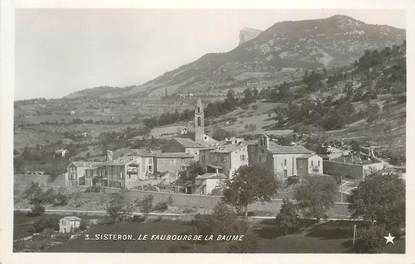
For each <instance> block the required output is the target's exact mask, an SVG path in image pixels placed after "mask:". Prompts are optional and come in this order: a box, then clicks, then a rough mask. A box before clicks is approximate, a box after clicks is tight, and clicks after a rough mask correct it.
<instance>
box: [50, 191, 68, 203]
mask: <svg viewBox="0 0 415 264" xmlns="http://www.w3.org/2000/svg"><path fill="white" fill-rule="evenodd" d="M67 204H68V197H67V196H66V195H64V194H63V193H57V194H56V195H55V197H54V199H53V206H64V205H67Z"/></svg>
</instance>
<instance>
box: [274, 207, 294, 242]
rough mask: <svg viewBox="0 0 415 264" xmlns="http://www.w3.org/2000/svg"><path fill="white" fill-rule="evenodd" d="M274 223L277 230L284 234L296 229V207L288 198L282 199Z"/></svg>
mask: <svg viewBox="0 0 415 264" xmlns="http://www.w3.org/2000/svg"><path fill="white" fill-rule="evenodd" d="M276 224H277V227H278V229H279V231H280V232H281V233H282V234H284V235H286V234H289V233H292V232H295V231H296V230H297V229H298V214H297V207H296V206H295V204H293V203H292V202H290V201H289V200H288V199H284V200H283V204H282V206H281V209H280V212H279V214H278V215H277V217H276Z"/></svg>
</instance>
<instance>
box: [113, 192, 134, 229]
mask: <svg viewBox="0 0 415 264" xmlns="http://www.w3.org/2000/svg"><path fill="white" fill-rule="evenodd" d="M111 196H112V198H111V200H110V202H109V203H108V205H107V214H108V215H109V216H110V217H111V218H112V219H113V220H114V221H115V222H117V221H123V220H126V219H128V218H129V217H130V216H131V212H132V207H131V206H129V205H128V204H127V201H126V200H125V198H124V196H122V195H121V194H119V193H113V194H112V195H111Z"/></svg>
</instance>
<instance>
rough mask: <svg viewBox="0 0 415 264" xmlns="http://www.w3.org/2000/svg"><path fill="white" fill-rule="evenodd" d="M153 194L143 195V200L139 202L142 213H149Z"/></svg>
mask: <svg viewBox="0 0 415 264" xmlns="http://www.w3.org/2000/svg"><path fill="white" fill-rule="evenodd" d="M153 199H154V197H153V195H151V194H150V195H147V196H146V197H144V199H143V201H142V202H141V209H142V210H143V212H144V213H146V214H147V213H149V212H150V211H151V208H152V207H153Z"/></svg>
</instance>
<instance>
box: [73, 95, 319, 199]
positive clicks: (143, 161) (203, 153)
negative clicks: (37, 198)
mask: <svg viewBox="0 0 415 264" xmlns="http://www.w3.org/2000/svg"><path fill="white" fill-rule="evenodd" d="M204 119H205V116H204V110H203V104H202V101H201V99H200V98H198V100H197V103H196V106H195V112H194V132H195V136H194V139H191V138H189V137H179V135H180V133H179V132H178V133H177V134H175V135H172V137H171V138H170V141H169V142H168V143H167V144H166V146H165V147H164V148H163V150H162V151H149V150H137V149H131V150H129V152H128V153H127V155H125V156H123V157H119V158H117V159H113V153H112V151H107V155H106V159H105V161H79V162H78V161H74V162H72V163H70V164H69V165H68V167H67V173H66V185H67V186H86V187H88V186H102V187H114V188H126V189H132V188H137V187H138V186H142V185H145V184H158V183H165V184H172V183H174V182H175V181H177V180H178V177H179V172H180V171H182V170H184V169H185V168H186V167H187V166H188V165H189V164H191V163H192V162H198V163H199V164H200V165H201V167H203V168H204V169H205V171H206V173H205V174H203V175H199V176H198V177H197V178H196V184H195V186H193V187H192V188H191V189H192V192H193V193H200V194H211V193H212V191H214V190H215V189H217V188H218V187H219V186H221V185H223V182H224V180H226V179H231V178H232V177H233V176H234V173H235V172H236V171H237V170H238V169H239V168H240V167H241V166H245V165H254V164H256V165H260V166H265V167H267V168H269V169H270V170H271V171H273V172H274V175H275V177H276V178H278V179H280V180H285V179H287V178H288V177H291V176H299V177H307V176H310V175H314V174H323V161H322V158H321V157H320V156H318V155H316V154H315V153H314V152H312V151H310V150H308V149H306V148H305V147H303V146H300V145H294V146H282V145H279V144H277V143H276V142H274V141H273V140H271V138H270V137H269V136H268V135H262V136H260V137H259V138H258V140H244V139H243V138H237V137H232V138H229V139H225V140H223V141H217V140H215V139H213V138H211V137H210V136H209V135H207V134H205V126H204Z"/></svg>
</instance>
